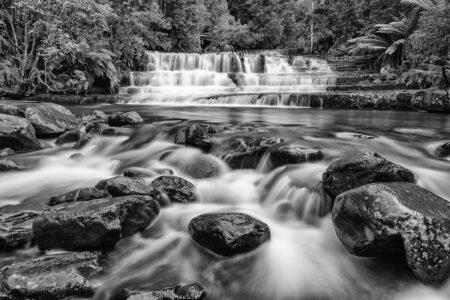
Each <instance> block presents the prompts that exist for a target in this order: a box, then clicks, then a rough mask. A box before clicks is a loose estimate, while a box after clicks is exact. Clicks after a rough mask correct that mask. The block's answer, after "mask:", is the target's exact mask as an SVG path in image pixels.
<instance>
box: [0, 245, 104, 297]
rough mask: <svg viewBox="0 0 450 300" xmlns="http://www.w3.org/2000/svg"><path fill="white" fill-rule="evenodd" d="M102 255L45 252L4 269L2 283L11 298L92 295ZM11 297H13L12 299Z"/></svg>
mask: <svg viewBox="0 0 450 300" xmlns="http://www.w3.org/2000/svg"><path fill="white" fill-rule="evenodd" d="M99 259H100V254H99V253H92V252H81V253H60V254H51V255H44V256H42V257H39V258H35V259H29V260H26V261H23V262H19V263H15V264H13V265H10V266H7V267H5V268H3V269H2V270H1V273H0V284H1V288H2V290H3V291H4V292H6V293H7V294H9V295H10V297H12V299H36V300H48V299H62V298H65V297H70V296H88V297H89V296H92V295H93V294H94V289H95V283H93V282H92V281H91V280H92V279H93V277H94V276H95V275H97V274H99V273H100V271H101V270H102V268H101V267H100V265H99ZM10 299H11V298H10Z"/></svg>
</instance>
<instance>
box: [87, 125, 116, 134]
mask: <svg viewBox="0 0 450 300" xmlns="http://www.w3.org/2000/svg"><path fill="white" fill-rule="evenodd" d="M86 132H87V133H90V134H98V135H104V136H116V135H119V133H118V132H117V131H116V129H115V128H113V127H110V126H109V125H106V124H105V123H102V122H91V123H89V124H87V125H86Z"/></svg>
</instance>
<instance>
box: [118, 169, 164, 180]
mask: <svg viewBox="0 0 450 300" xmlns="http://www.w3.org/2000/svg"><path fill="white" fill-rule="evenodd" d="M157 175H158V173H156V172H153V171H152V170H149V169H145V168H128V169H126V170H125V171H123V176H125V177H129V178H133V179H139V178H151V177H155V176H157Z"/></svg>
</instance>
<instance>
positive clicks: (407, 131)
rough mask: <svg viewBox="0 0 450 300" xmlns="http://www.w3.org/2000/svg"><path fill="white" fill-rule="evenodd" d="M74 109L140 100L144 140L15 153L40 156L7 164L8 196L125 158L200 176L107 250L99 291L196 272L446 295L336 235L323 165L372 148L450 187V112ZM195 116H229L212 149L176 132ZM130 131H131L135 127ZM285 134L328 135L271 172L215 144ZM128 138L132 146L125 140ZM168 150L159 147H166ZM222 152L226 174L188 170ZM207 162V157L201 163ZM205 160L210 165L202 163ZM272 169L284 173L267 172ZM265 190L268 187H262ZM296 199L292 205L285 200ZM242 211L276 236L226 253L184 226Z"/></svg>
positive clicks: (239, 284) (14, 199)
mask: <svg viewBox="0 0 450 300" xmlns="http://www.w3.org/2000/svg"><path fill="white" fill-rule="evenodd" d="M69 108H70V109H71V110H72V111H73V112H74V113H76V114H83V113H88V112H90V111H92V110H94V109H99V110H102V111H105V112H107V113H111V112H117V111H129V110H136V111H138V112H139V113H140V114H141V115H142V116H143V117H144V118H145V121H146V125H145V127H144V129H143V131H141V132H143V136H144V137H148V139H147V140H146V139H145V138H144V139H143V142H142V143H140V146H139V147H138V148H136V147H131V148H130V147H128V148H127V147H126V143H125V144H124V142H125V141H126V140H127V137H117V138H96V139H94V140H93V141H92V142H91V143H90V144H89V145H88V146H87V147H86V148H84V149H82V150H81V151H79V152H81V153H82V154H83V156H82V157H81V158H80V159H79V160H76V161H74V160H72V159H69V157H70V156H71V155H72V154H73V153H75V152H78V151H76V150H74V149H72V148H71V147H70V145H68V146H63V147H61V146H55V145H54V144H53V141H51V140H49V141H46V142H47V143H49V146H50V148H49V149H46V150H43V151H40V152H37V153H33V154H26V155H19V156H17V157H16V158H17V159H19V160H22V161H24V162H27V163H29V164H30V165H32V169H31V170H29V171H25V172H17V173H8V174H3V175H0V195H2V201H3V205H6V204H17V203H21V202H27V203H43V202H45V201H47V200H48V198H49V197H50V196H53V195H55V194H58V193H61V192H68V191H70V190H72V189H75V188H78V187H85V186H92V185H94V184H95V183H96V182H97V181H99V180H101V179H105V178H108V177H112V176H115V175H117V174H120V172H121V170H123V168H124V167H126V166H140V167H148V168H157V167H158V168H159V167H171V168H173V169H174V170H175V174H178V175H180V176H184V177H187V178H188V179H189V180H191V181H193V182H194V183H195V184H196V189H197V194H198V195H199V199H200V200H199V202H198V203H196V204H190V205H187V206H186V205H183V206H181V205H180V206H179V205H174V206H171V207H168V208H164V209H163V210H162V212H161V214H160V216H159V217H158V219H157V221H156V222H155V223H154V224H152V225H151V226H150V227H149V228H148V229H147V230H146V231H145V232H144V234H143V235H142V236H141V235H137V236H135V237H133V238H131V239H127V240H124V241H123V242H121V244H120V245H119V246H118V247H117V249H116V250H115V251H114V252H113V253H110V254H109V258H108V261H109V264H110V266H111V269H110V270H108V272H107V275H106V276H105V278H103V279H102V280H103V284H104V285H103V287H102V288H101V289H100V290H99V292H98V293H97V295H96V299H108V297H109V296H111V295H113V294H114V293H115V292H117V291H120V290H121V289H123V288H125V287H127V288H132V287H135V286H139V285H149V284H150V285H153V286H164V285H173V284H177V283H179V282H199V283H200V284H201V285H202V286H204V288H205V289H206V291H207V293H208V295H209V298H208V299H230V300H231V299H267V300H269V299H280V300H281V299H283V300H284V299H355V300H356V299H405V300H406V299H448V298H449V297H450V292H449V290H450V287H447V286H444V288H443V289H442V290H441V289H435V288H428V287H424V286H422V285H421V284H420V283H418V282H417V281H416V280H415V279H414V278H413V277H412V276H411V275H410V273H409V271H408V270H407V269H406V268H404V267H403V266H402V265H401V264H395V263H392V262H383V261H376V260H371V259H360V258H355V257H353V256H351V255H350V254H348V253H347V252H346V250H345V249H343V247H342V246H341V244H340V242H339V241H338V240H337V238H336V235H335V233H334V230H333V226H332V224H331V220H330V217H329V215H327V216H325V217H321V215H322V212H323V211H321V210H323V201H324V199H323V197H321V194H320V192H319V191H318V190H317V188H316V187H317V185H318V184H319V183H320V180H321V175H322V173H323V172H324V170H325V169H326V168H327V167H328V165H329V164H330V163H331V162H332V161H333V160H336V159H338V158H341V157H343V156H346V155H351V154H354V153H358V152H363V151H375V152H378V153H379V154H380V155H382V156H384V157H385V158H387V159H389V160H391V161H393V162H396V163H399V164H401V165H403V166H405V167H407V168H409V169H411V170H412V171H414V172H415V173H416V175H417V177H418V184H419V185H421V186H423V187H425V188H427V189H429V190H431V191H432V192H434V193H436V194H438V195H440V196H442V197H444V198H446V199H450V186H449V184H448V183H449V182H450V163H449V161H448V160H446V159H439V158H437V157H436V156H435V155H434V151H435V149H436V147H437V146H438V145H439V144H440V143H441V142H444V141H447V140H450V134H449V132H450V131H449V129H450V117H449V116H447V115H434V114H427V113H412V112H381V111H376V112H375V111H327V110H313V109H293V108H266V107H217V106H212V107H211V106H192V107H188V106H183V107H181V106H165V107H164V106H156V105H99V106H77V107H69ZM192 122H207V123H212V124H214V125H216V126H219V127H221V128H224V130H221V131H220V132H219V133H217V134H215V135H214V141H215V143H216V145H217V146H216V147H215V148H214V149H213V152H212V154H211V155H206V154H202V153H201V152H200V151H198V150H195V149H187V148H184V147H181V146H177V145H174V144H173V140H174V133H175V132H176V130H177V129H178V128H180V127H182V126H184V125H186V124H189V123H192ZM130 134H131V132H130ZM247 134H251V135H264V136H275V137H281V138H283V139H284V140H286V141H291V142H297V143H302V144H308V145H314V146H316V147H320V148H321V149H322V151H323V153H324V156H325V158H324V160H323V161H320V162H316V163H308V164H300V165H296V166H294V167H292V168H290V169H288V170H281V171H280V170H278V171H277V170H276V171H273V172H269V170H268V169H267V168H266V167H267V166H266V165H265V164H266V163H267V162H266V161H265V160H264V159H263V161H262V162H261V164H260V166H259V167H258V170H238V171H233V170H230V169H229V168H228V167H227V166H226V165H225V163H224V162H222V161H220V160H218V158H216V157H215V156H214V154H216V153H217V151H219V150H218V149H219V148H220V146H221V144H223V143H224V142H225V141H226V140H227V139H229V138H231V137H233V136H236V135H247ZM124 145H125V146H124ZM167 155H168V159H166V160H165V161H160V158H161V157H162V156H164V157H167ZM198 161H202V162H208V161H214V162H215V163H216V164H217V165H218V166H219V170H220V172H219V173H220V175H219V176H218V177H216V178H211V179H194V178H190V177H189V176H188V175H187V174H186V173H185V172H184V171H183V170H185V169H186V166H189V167H192V164H195V163H196V162H198ZM197 167H199V166H197ZM200 167H202V166H200ZM270 178H275V180H272V181H271V180H269V179H270ZM262 190H265V193H264V196H262V192H261V191H262ZM286 208H289V209H286ZM223 211H237V212H245V213H248V214H250V215H253V216H255V217H257V218H258V219H261V220H263V221H264V222H266V223H267V224H268V225H269V227H270V229H271V233H272V239H271V241H270V242H269V243H267V244H266V245H264V246H262V247H260V248H259V249H258V250H257V251H255V252H253V253H250V254H248V255H243V256H238V257H234V258H231V259H225V260H224V259H219V258H217V257H214V256H212V255H210V254H208V253H205V252H204V251H202V250H201V249H199V248H198V247H197V246H196V245H194V244H193V242H192V241H191V239H190V237H189V234H188V233H187V224H188V223H189V221H190V220H191V219H192V218H193V217H195V216H197V215H199V214H202V213H207V212H223Z"/></svg>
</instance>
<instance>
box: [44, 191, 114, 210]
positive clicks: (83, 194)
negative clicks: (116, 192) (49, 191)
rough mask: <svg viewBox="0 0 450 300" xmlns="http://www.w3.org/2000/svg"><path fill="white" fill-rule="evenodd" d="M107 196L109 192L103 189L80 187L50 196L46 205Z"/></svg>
mask: <svg viewBox="0 0 450 300" xmlns="http://www.w3.org/2000/svg"><path fill="white" fill-rule="evenodd" d="M108 197H110V194H109V193H108V192H107V191H105V190H99V189H96V188H91V187H88V188H80V189H76V190H73V191H70V192H68V193H65V194H62V195H59V196H55V197H51V198H50V201H49V202H48V205H50V206H54V205H58V204H62V203H70V202H82V201H90V200H94V199H102V198H108Z"/></svg>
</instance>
